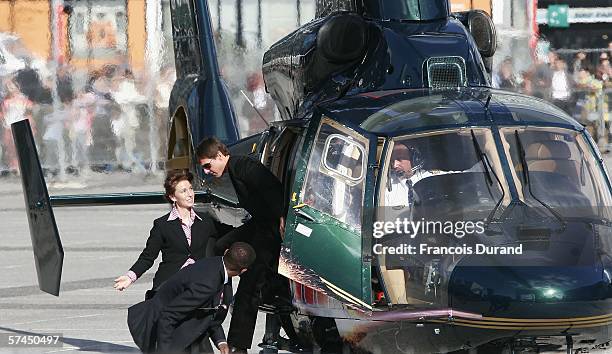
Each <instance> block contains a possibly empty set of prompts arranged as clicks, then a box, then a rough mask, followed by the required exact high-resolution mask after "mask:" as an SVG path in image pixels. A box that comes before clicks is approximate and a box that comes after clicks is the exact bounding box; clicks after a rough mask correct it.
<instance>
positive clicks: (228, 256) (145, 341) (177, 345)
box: [127, 242, 255, 354]
mask: <svg viewBox="0 0 612 354" xmlns="http://www.w3.org/2000/svg"><path fill="white" fill-rule="evenodd" d="M254 260H255V251H254V250H253V248H252V247H251V246H250V245H249V244H247V243H244V242H235V243H234V244H232V245H231V246H230V248H229V249H228V250H227V252H225V254H224V255H223V257H211V258H204V259H201V260H199V261H197V262H195V263H194V264H192V265H190V266H187V267H185V268H183V269H181V270H180V271H179V272H178V273H176V274H174V275H173V276H172V277H170V278H169V279H168V280H167V281H166V282H165V283H164V284H163V285H162V286H161V287H160V288H159V291H158V292H157V294H156V295H155V296H154V297H153V298H152V299H149V300H147V301H143V302H140V303H138V304H136V305H134V306H131V307H130V308H129V309H128V320H127V322H128V327H129V329H130V333H131V334H132V338H133V339H134V343H136V345H137V346H138V348H140V350H142V351H143V352H145V353H151V352H161V353H177V352H179V353H180V352H183V353H184V352H189V351H191V350H193V349H195V348H194V346H203V348H202V347H200V348H197V349H195V350H197V351H203V352H210V353H212V346H211V345H210V343H209V341H208V337H209V336H210V339H211V340H212V341H213V342H214V343H215V345H216V346H217V348H218V349H219V350H220V351H221V353H222V354H228V353H229V347H228V345H227V342H226V339H225V334H224V333H223V328H222V327H221V323H223V320H224V319H225V316H226V315H227V305H229V303H230V301H231V297H232V282H231V278H232V277H233V276H236V275H240V274H242V273H243V272H245V271H246V270H247V268H248V267H249V266H251V264H252V263H253V261H254Z"/></svg>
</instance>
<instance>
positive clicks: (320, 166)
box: [279, 117, 376, 311]
mask: <svg viewBox="0 0 612 354" xmlns="http://www.w3.org/2000/svg"><path fill="white" fill-rule="evenodd" d="M313 119H315V118H313ZM305 141H306V143H305V144H304V146H303V150H302V152H301V156H303V157H304V158H302V159H298V161H297V162H296V164H297V165H296V166H295V167H296V176H295V181H294V185H293V190H292V192H291V201H290V205H289V206H290V208H289V212H288V214H287V221H286V226H285V228H286V229H285V239H284V242H283V251H282V261H281V266H280V268H279V272H280V273H282V274H283V275H285V276H286V277H288V278H290V279H292V280H294V281H296V282H298V283H301V284H304V285H306V286H308V287H310V288H313V289H315V290H317V291H319V292H323V293H325V294H327V295H328V296H330V297H332V298H335V299H337V300H339V301H340V302H342V303H344V304H346V305H349V306H351V307H353V308H357V309H360V310H363V311H369V310H371V283H370V282H371V279H370V277H371V275H370V263H369V262H368V261H366V262H364V261H363V259H364V257H363V250H364V249H367V246H366V247H364V242H363V239H364V237H362V235H363V234H364V232H362V230H363V229H365V227H364V222H363V220H364V214H365V213H366V208H365V207H364V205H371V203H369V202H367V203H366V198H371V197H372V195H373V194H372V191H366V190H367V188H366V186H367V185H369V184H372V185H373V183H374V180H373V178H374V173H373V172H370V173H369V172H368V171H369V170H370V168H369V167H368V165H369V164H368V160H369V159H376V139H370V137H367V136H364V135H363V134H359V133H357V132H356V131H354V130H352V129H350V128H347V127H346V126H343V125H341V124H339V123H337V122H335V121H333V120H332V119H329V118H327V117H323V118H321V119H320V121H319V122H318V123H317V122H316V119H315V120H313V121H312V122H311V123H310V128H309V131H308V133H307V136H306V139H305ZM371 169H372V171H373V167H372V168H371ZM368 196H369V197H368ZM368 214H371V213H368ZM368 224H369V223H368ZM366 227H367V226H366Z"/></svg>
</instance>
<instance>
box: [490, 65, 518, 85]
mask: <svg viewBox="0 0 612 354" xmlns="http://www.w3.org/2000/svg"><path fill="white" fill-rule="evenodd" d="M518 81H519V80H518V79H517V77H516V74H515V73H514V65H513V62H512V58H510V57H506V58H505V59H504V60H503V61H502V62H501V64H499V67H498V69H497V72H496V73H495V74H494V75H493V87H496V88H500V89H504V90H509V91H517V89H518Z"/></svg>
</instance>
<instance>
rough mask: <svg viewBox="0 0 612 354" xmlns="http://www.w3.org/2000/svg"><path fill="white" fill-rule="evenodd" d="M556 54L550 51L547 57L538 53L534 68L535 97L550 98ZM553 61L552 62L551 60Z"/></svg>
mask: <svg viewBox="0 0 612 354" xmlns="http://www.w3.org/2000/svg"><path fill="white" fill-rule="evenodd" d="M555 59H556V54H555V53H553V52H549V53H548V54H547V57H543V56H542V55H538V56H537V58H536V63H535V67H534V69H533V95H534V96H535V97H539V98H543V99H545V100H548V99H550V86H551V82H552V69H551V64H552V63H554V60H555ZM551 61H552V62H551Z"/></svg>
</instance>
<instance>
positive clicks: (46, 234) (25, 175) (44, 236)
mask: <svg viewBox="0 0 612 354" xmlns="http://www.w3.org/2000/svg"><path fill="white" fill-rule="evenodd" d="M11 129H12V132H13V140H14V143H15V148H16V150H17V155H18V158H19V169H20V171H21V181H22V185H23V193H24V194H23V195H24V197H25V204H26V210H27V214H28V222H29V224H30V237H31V238H32V248H33V249H34V261H35V263H36V274H37V275H38V286H39V288H40V290H42V291H44V292H47V293H49V294H52V295H55V296H58V295H59V289H60V281H61V278H62V265H63V262H64V249H63V248H62V242H61V240H60V237H59V233H58V231H57V225H56V224H55V217H54V216H53V209H51V202H50V201H49V193H48V192H47V185H46V184H45V178H44V176H43V173H42V169H41V167H40V161H39V160H38V154H37V152H36V145H35V143H34V137H33V136H32V129H31V128H30V122H29V121H28V120H27V119H25V120H22V121H19V122H15V123H13V124H11Z"/></svg>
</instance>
